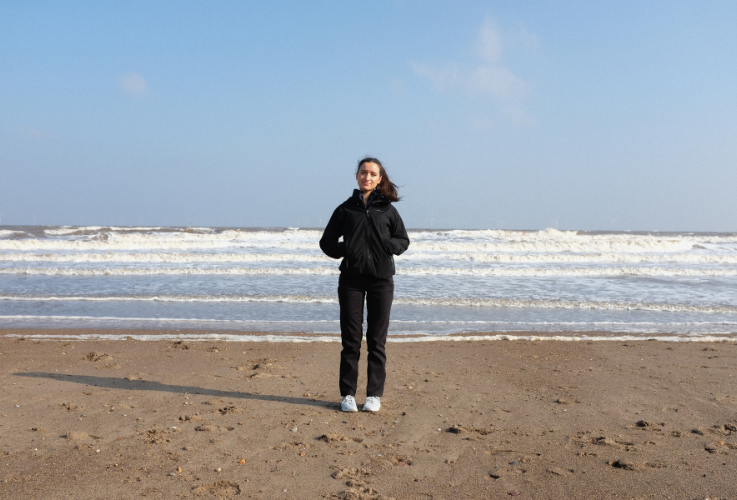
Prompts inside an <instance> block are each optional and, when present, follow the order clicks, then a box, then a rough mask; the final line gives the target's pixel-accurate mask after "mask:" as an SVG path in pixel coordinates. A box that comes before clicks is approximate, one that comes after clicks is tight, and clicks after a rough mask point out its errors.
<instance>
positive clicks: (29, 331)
mask: <svg viewBox="0 0 737 500" xmlns="http://www.w3.org/2000/svg"><path fill="white" fill-rule="evenodd" d="M2 338H8V339H17V338H26V339H29V340H34V341H57V342H60V341H65V342H71V341H80V342H88V341H92V340H98V341H105V340H109V341H120V340H130V341H142V342H160V341H172V340H183V341H187V342H214V341H217V342H249V343H251V342H276V343H279V342H285V343H311V342H328V343H329V342H340V334H333V333H303V332H271V331H266V332H259V331H255V332H254V331H241V330H211V329H179V330H171V329H138V328H131V329H125V328H67V327H62V328H0V339H2ZM364 339H365V337H364ZM499 341H529V342H538V341H541V342H550V341H561V342H640V341H650V342H654V341H660V342H712V343H737V336H735V334H734V333H723V334H699V335H698V336H688V335H685V334H665V333H637V334H632V335H627V334H623V333H622V332H606V331H590V332H579V331H562V332H535V331H528V332H525V331H511V332H473V333H471V332H468V333H464V332H459V333H453V334H447V335H446V334H444V335H432V334H425V335H423V334H409V335H392V333H391V332H390V333H389V337H388V338H387V343H391V344H397V343H415V342H499Z"/></svg>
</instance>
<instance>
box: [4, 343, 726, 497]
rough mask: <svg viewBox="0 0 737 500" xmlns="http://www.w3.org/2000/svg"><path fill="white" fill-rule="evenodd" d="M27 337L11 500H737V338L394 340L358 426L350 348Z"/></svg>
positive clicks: (9, 371)
mask: <svg viewBox="0 0 737 500" xmlns="http://www.w3.org/2000/svg"><path fill="white" fill-rule="evenodd" d="M55 332H60V331H55V330H49V331H47V332H38V331H35V333H55ZM11 333H13V334H29V333H32V331H30V330H28V331H21V330H0V497H1V498H90V499H92V498H106V499H107V498H132V497H141V496H145V497H147V498H190V497H192V498H222V497H229V496H236V497H237V498H263V499H272V498H273V499H277V498H278V499H302V498H328V499H337V498H345V499H379V498H397V499H456V498H473V499H476V498H508V497H519V498H530V499H576V498H580V499H591V498H597V499H598V498H617V499H621V498H625V499H627V498H631V499H661V498H663V499H665V498H672V499H704V498H710V499H718V498H722V499H735V498H737V479H736V477H737V475H736V474H735V471H737V344H736V343H734V342H720V343H696V342H695V343H686V342H683V343H674V342H661V341H644V340H643V341H637V342H621V341H598V342H584V341H582V342H562V341H538V342H530V341H496V342H488V341H485V342H482V341H477V342H467V341H464V342H437V343H435V342H426V343H402V344H389V346H388V348H387V350H388V353H389V361H388V377H387V386H386V394H385V396H384V398H382V410H381V411H380V412H379V413H376V414H371V413H361V412H359V413H351V414H346V413H342V412H340V411H339V394H338V392H337V367H338V356H339V351H340V345H339V344H338V343H234V342H231V343H225V342H192V343H175V342H171V341H159V342H140V341H87V342H68V341H64V342H60V341H47V342H36V341H32V340H21V339H17V338H8V337H5V335H8V334H11ZM61 333H70V331H66V332H61ZM131 333H133V332H131ZM136 333H151V332H136ZM361 366H362V372H365V355H364V356H363V357H362V364H361ZM364 385H365V379H363V378H362V379H361V380H360V381H359V387H362V386H364ZM364 396H365V394H364V393H362V392H360V391H359V394H358V396H357V399H358V401H359V403H362V402H363V399H364Z"/></svg>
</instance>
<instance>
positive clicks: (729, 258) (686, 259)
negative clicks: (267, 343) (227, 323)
mask: <svg viewBox="0 0 737 500" xmlns="http://www.w3.org/2000/svg"><path fill="white" fill-rule="evenodd" d="M398 260H399V261H400V262H402V263H407V264H411V263H413V262H437V261H444V260H445V261H466V262H469V263H476V264H479V263H481V264H487V263H488V264H592V265H593V264H613V263H618V264H639V263H656V264H657V263H681V264H692V265H737V254H733V255H722V254H697V253H693V252H692V253H670V254H651V253H642V254H621V253H587V254H570V253H563V254H549V253H546V254H520V255H518V254H508V253H478V252H476V253H447V252H441V253H422V252H413V251H410V252H407V253H406V254H404V255H402V256H401V257H400V258H399V259H398ZM0 262H59V263H61V262H64V263H67V262H68V263H98V262H107V263H152V264H153V263H163V264H168V263H173V264H176V263H236V262H277V263H288V262H334V259H331V258H330V257H327V256H326V255H323V254H322V253H318V250H315V251H314V253H306V252H302V253H232V252H230V253H192V252H94V253H90V252H74V253H30V252H15V253H0Z"/></svg>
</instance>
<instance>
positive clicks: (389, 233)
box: [320, 189, 409, 278]
mask: <svg viewBox="0 0 737 500" xmlns="http://www.w3.org/2000/svg"><path fill="white" fill-rule="evenodd" d="M341 236H342V237H343V241H338V240H339V239H340V237H341ZM408 246H409V236H407V230H406V229H405V228H404V222H402V218H401V217H400V216H399V212H397V209H396V208H394V207H393V206H392V204H391V202H390V201H389V200H387V199H386V198H384V197H383V196H381V195H378V196H376V195H374V196H373V197H372V198H371V203H370V204H369V206H368V208H367V207H366V206H365V205H364V204H363V201H362V200H361V197H360V192H359V191H358V189H354V190H353V196H351V197H350V198H348V199H347V200H346V201H345V202H343V203H342V204H341V205H339V206H338V208H336V209H335V211H334V212H333V215H332V217H330V221H329V222H328V225H327V227H326V228H325V232H324V233H323V235H322V238H321V239H320V248H322V251H323V252H325V255H327V256H328V257H332V258H334V259H340V258H342V259H343V262H341V263H340V270H341V271H343V272H350V273H357V274H366V275H369V276H375V277H377V278H388V277H390V276H393V275H394V273H395V270H394V257H393V256H394V255H401V254H402V253H403V252H404V251H405V250H407V247H408Z"/></svg>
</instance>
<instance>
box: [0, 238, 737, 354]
mask: <svg viewBox="0 0 737 500" xmlns="http://www.w3.org/2000/svg"><path fill="white" fill-rule="evenodd" d="M321 235H322V230H320V229H305V228H206V227H187V228H183V227H97V226H94V227H92V226H90V227H70V226H55V227H50V226H0V328H41V329H58V328H75V329H76V328H82V329H119V330H126V329H129V330H130V329H152V330H162V331H163V330H169V331H174V332H176V330H179V332H180V333H178V334H171V335H170V337H171V338H173V337H176V338H186V339H190V340H203V339H222V340H251V341H264V340H267V341H268V340H283V341H284V340H292V341H315V340H329V341H330V340H332V341H335V340H338V339H339V332H340V327H339V323H338V303H337V286H338V265H339V263H340V262H339V261H337V260H333V259H330V258H328V257H326V256H325V255H323V254H322V252H321V251H320V248H319V246H318V241H319V239H320V237H321ZM409 236H410V240H411V244H410V247H409V250H408V251H407V252H406V253H405V254H403V255H401V256H399V257H396V258H395V261H396V267H397V275H396V276H395V301H394V306H393V309H392V323H391V327H390V333H389V335H390V341H422V340H449V339H459V338H468V337H473V338H491V339H495V338H528V339H561V340H581V339H590V340H601V339H632V338H635V339H651V338H654V339H662V340H679V341H688V340H725V339H726V340H734V339H735V337H736V336H737V234H735V233H664V232H606V231H559V230H555V229H545V230H541V231H510V230H462V229H456V230H411V231H409ZM47 335H53V332H47V333H39V334H38V335H36V337H38V338H46V336H47ZM85 335H86V336H87V337H84V336H85ZM90 335H92V333H91V332H90V331H81V332H80V334H75V335H71V334H70V335H69V338H83V337H84V338H90ZM106 335H107V336H108V337H107V338H126V336H127V335H126V333H125V331H122V332H119V333H108V334H106ZM170 337H167V338H170ZM141 338H144V336H142V337H141ZM146 338H148V337H146Z"/></svg>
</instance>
